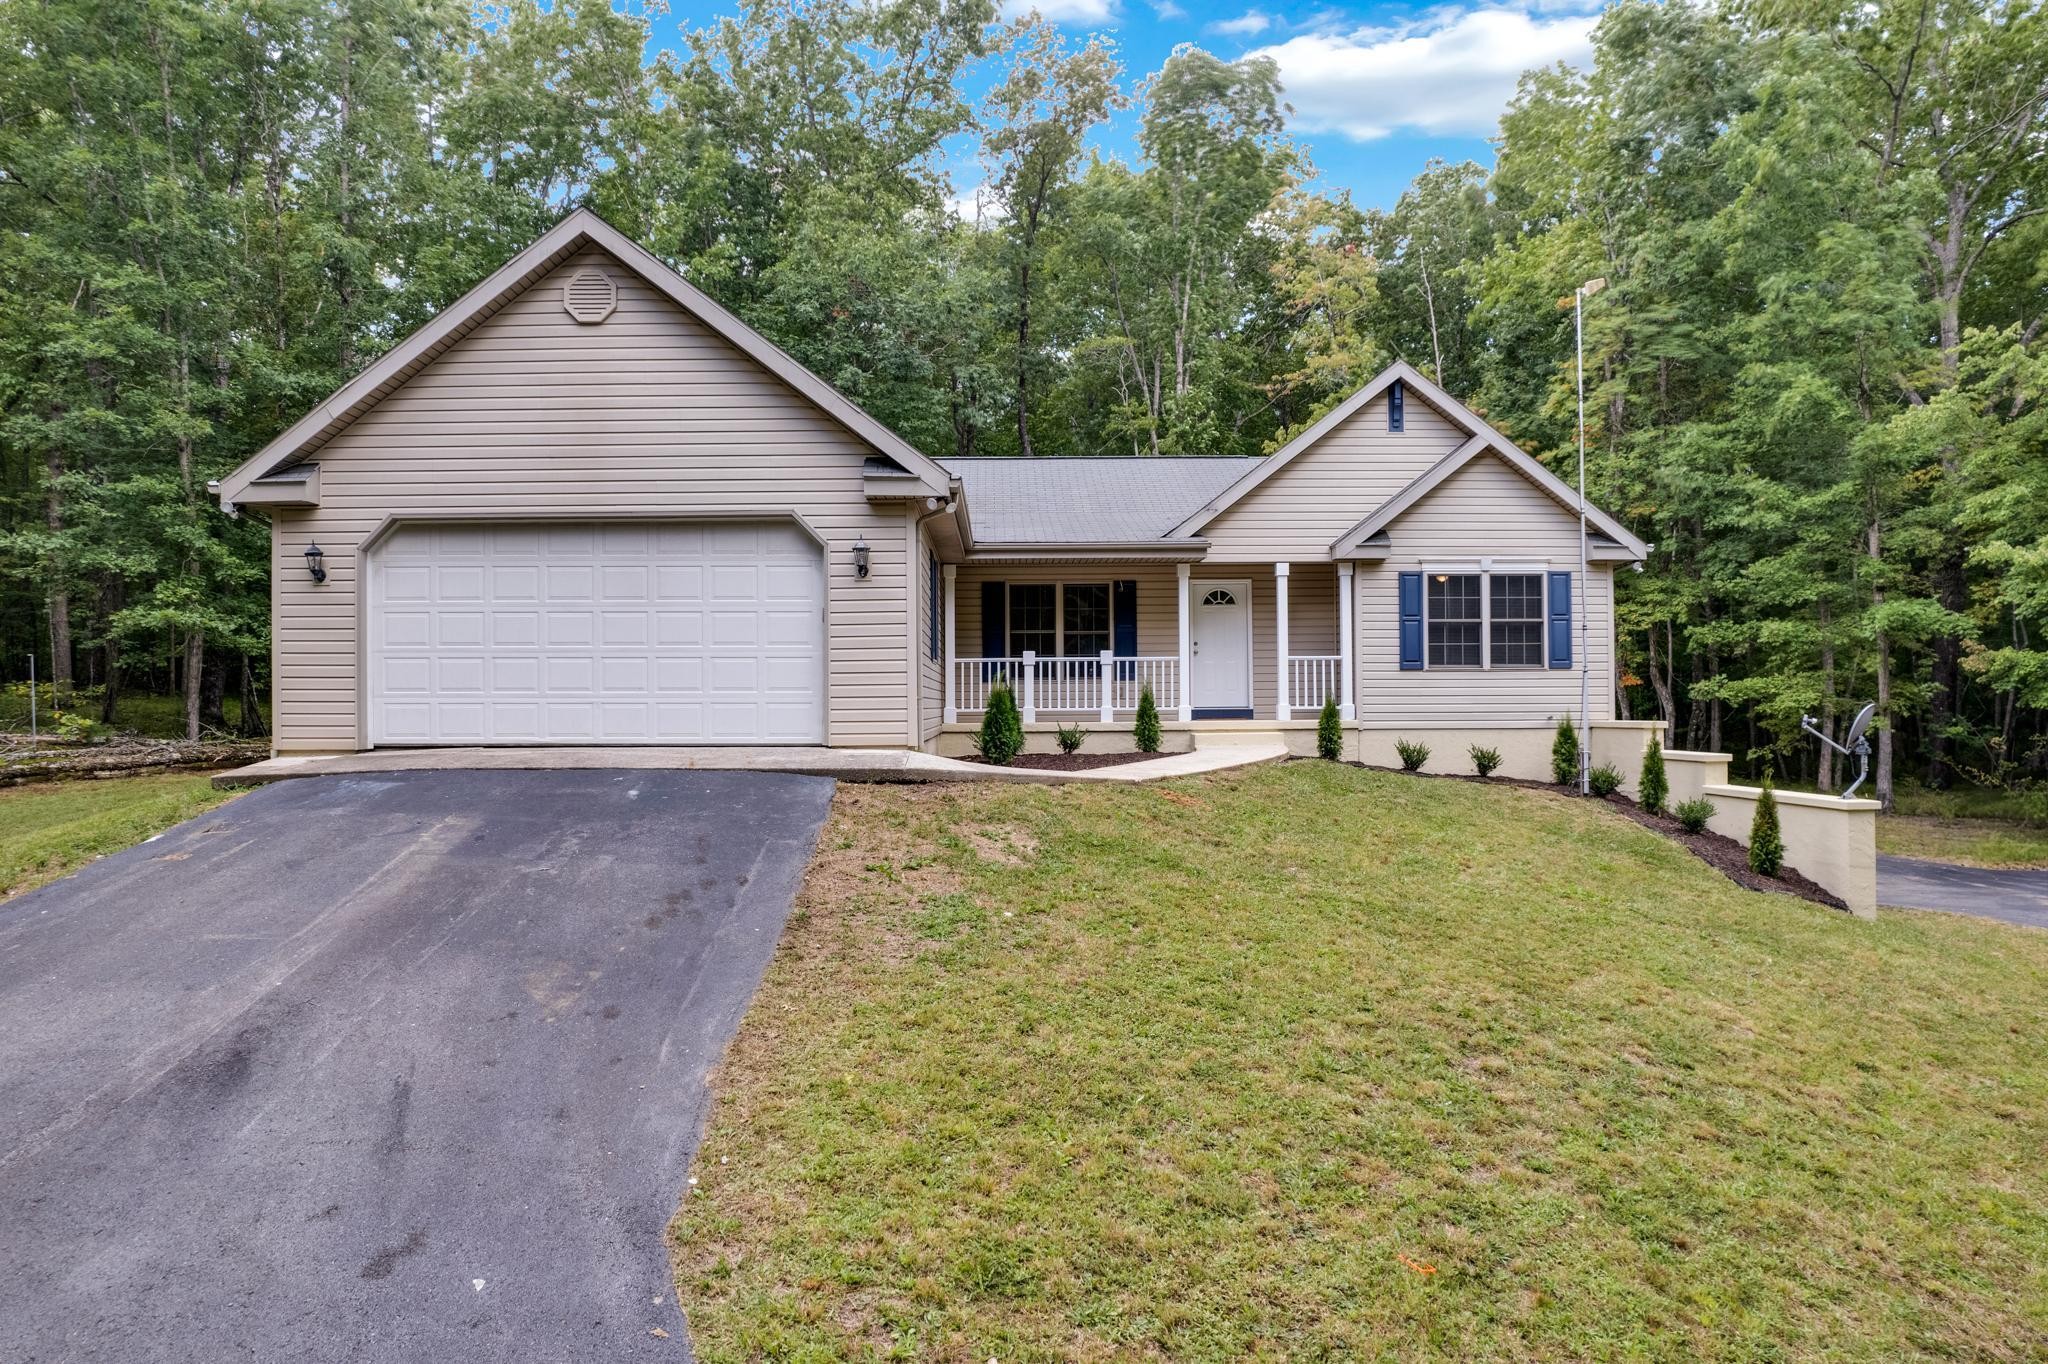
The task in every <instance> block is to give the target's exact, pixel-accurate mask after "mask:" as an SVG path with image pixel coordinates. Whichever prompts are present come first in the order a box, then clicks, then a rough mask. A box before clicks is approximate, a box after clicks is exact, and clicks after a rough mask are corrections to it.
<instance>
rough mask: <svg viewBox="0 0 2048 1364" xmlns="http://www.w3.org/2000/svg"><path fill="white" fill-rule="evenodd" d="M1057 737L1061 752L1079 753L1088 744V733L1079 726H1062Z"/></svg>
mask: <svg viewBox="0 0 2048 1364" xmlns="http://www.w3.org/2000/svg"><path fill="white" fill-rule="evenodd" d="M1055 737H1057V738H1058V739H1059V741H1060V752H1062V753H1079V752H1080V751H1081V745H1082V744H1085V743H1087V742H1088V731H1087V730H1085V729H1083V728H1081V727H1080V726H1079V725H1061V726H1060V727H1059V730H1058V732H1057V734H1056V736H1055Z"/></svg>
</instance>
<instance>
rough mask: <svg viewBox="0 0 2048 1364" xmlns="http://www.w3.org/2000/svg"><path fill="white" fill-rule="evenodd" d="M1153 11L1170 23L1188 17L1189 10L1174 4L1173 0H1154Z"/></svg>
mask: <svg viewBox="0 0 2048 1364" xmlns="http://www.w3.org/2000/svg"><path fill="white" fill-rule="evenodd" d="M1152 12H1153V13H1154V14H1156V15H1158V16H1159V17H1160V18H1161V19H1163V20H1165V21H1166V22H1168V23H1171V22H1172V21H1173V20H1175V19H1185V18H1187V17H1188V12H1187V11H1186V10H1184V9H1182V8H1181V7H1180V6H1179V5H1176V4H1174V3H1173V0H1154V3H1153V5H1152Z"/></svg>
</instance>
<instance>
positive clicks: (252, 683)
mask: <svg viewBox="0 0 2048 1364" xmlns="http://www.w3.org/2000/svg"><path fill="white" fill-rule="evenodd" d="M241 690H242V722H241V723H240V724H239V725H237V726H236V727H235V732H236V733H237V734H239V735H241V736H242V737H243V738H244V739H261V738H264V737H266V736H267V735H268V734H269V733H270V726H269V724H268V723H266V722H265V720H264V718H263V705H262V703H261V702H260V701H258V700H257V699H256V669H255V667H254V665H253V663H252V661H251V660H250V658H249V655H247V654H243V655H242V689H241Z"/></svg>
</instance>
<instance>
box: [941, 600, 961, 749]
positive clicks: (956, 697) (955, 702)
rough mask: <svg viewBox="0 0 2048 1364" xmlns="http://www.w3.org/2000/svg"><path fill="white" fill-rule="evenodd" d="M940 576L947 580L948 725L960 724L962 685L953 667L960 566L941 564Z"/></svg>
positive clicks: (945, 606) (942, 607) (942, 608)
mask: <svg viewBox="0 0 2048 1364" xmlns="http://www.w3.org/2000/svg"><path fill="white" fill-rule="evenodd" d="M939 574H940V576H941V577H942V578H944V580H945V584H946V600H945V604H944V605H943V606H941V607H940V608H939V609H940V610H942V611H944V612H945V613H946V618H945V619H946V723H947V724H949V725H956V724H959V723H960V693H959V690H958V688H959V686H960V683H959V681H958V679H957V677H956V674H957V673H958V672H959V671H960V670H959V669H958V668H956V667H954V666H953V652H954V650H953V590H954V588H953V585H954V580H955V579H956V578H957V577H958V576H959V574H960V565H958V564H941V565H940V566H939Z"/></svg>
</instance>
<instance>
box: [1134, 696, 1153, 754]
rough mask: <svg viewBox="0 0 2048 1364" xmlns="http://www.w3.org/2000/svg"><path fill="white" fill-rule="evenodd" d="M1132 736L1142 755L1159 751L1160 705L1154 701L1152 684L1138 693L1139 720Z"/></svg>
mask: <svg viewBox="0 0 2048 1364" xmlns="http://www.w3.org/2000/svg"><path fill="white" fill-rule="evenodd" d="M1131 736H1132V738H1134V739H1135V740H1136V741H1137V744H1138V751H1139V752H1140V753H1157V752H1158V751H1159V703H1158V702H1156V701H1154V700H1153V699H1152V684H1151V683H1150V682H1147V683H1145V684H1144V686H1143V687H1141V688H1140V689H1139V691H1138V718H1137V722H1136V723H1135V724H1134V725H1132V726H1131Z"/></svg>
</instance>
